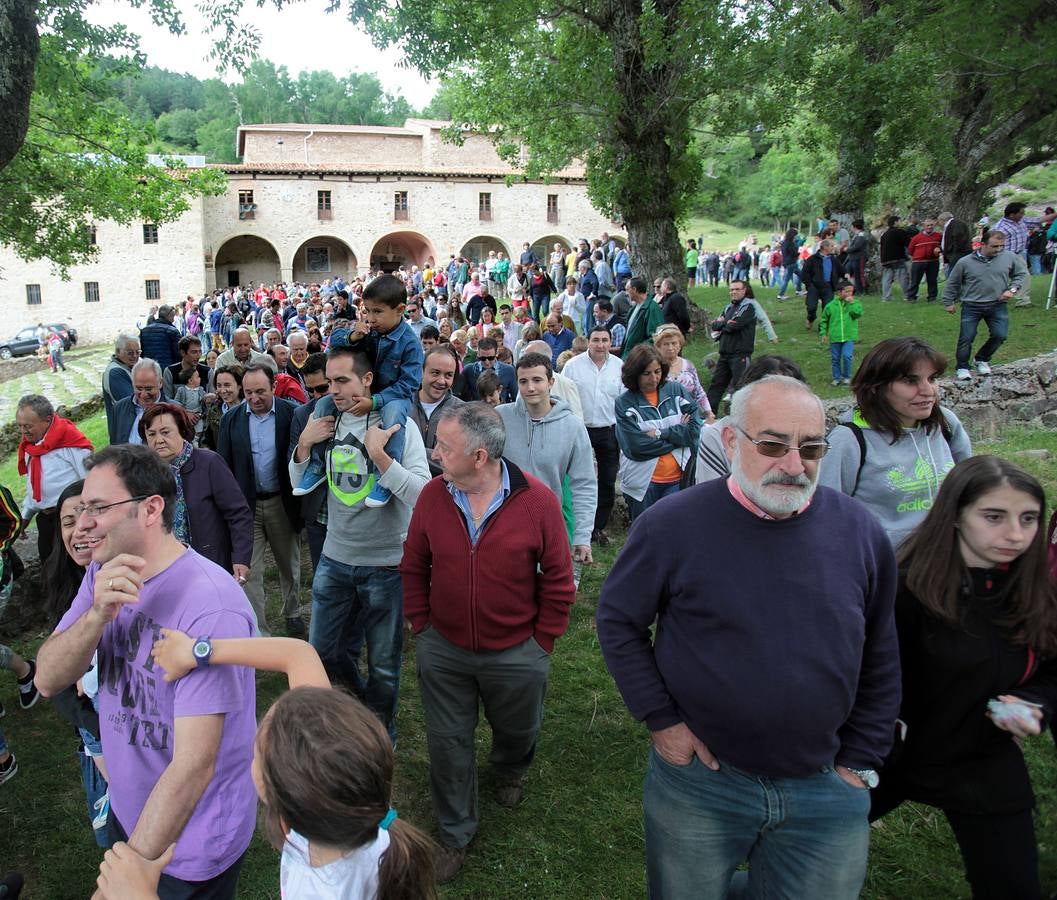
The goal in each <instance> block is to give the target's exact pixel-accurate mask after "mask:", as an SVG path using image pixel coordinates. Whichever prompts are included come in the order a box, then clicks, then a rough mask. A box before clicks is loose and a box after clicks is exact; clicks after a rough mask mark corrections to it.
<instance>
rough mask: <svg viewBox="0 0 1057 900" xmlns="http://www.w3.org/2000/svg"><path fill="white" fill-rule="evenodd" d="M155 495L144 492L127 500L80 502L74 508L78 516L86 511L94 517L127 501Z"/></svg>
mask: <svg viewBox="0 0 1057 900" xmlns="http://www.w3.org/2000/svg"><path fill="white" fill-rule="evenodd" d="M151 496H153V495H152V494H142V495H140V496H139V497H129V498H127V499H125V500H115V501H114V502H113V503H89V504H87V505H86V504H84V503H79V504H77V506H75V507H74V508H73V511H74V513H75V514H76V515H77V517H78V518H80V517H81V516H83V515H85V514H86V513H87V514H88V515H89V516H91V517H92V518H93V519H95V518H97V517H98V516H101V515H102V514H103V513H105V512H106V511H107V510H108V509H112V508H113V507H115V506H121V505H123V504H125V503H139V502H140V501H141V500H146V499H147V498H148V497H151Z"/></svg>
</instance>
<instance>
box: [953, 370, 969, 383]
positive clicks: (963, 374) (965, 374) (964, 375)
mask: <svg viewBox="0 0 1057 900" xmlns="http://www.w3.org/2000/svg"><path fill="white" fill-rule="evenodd" d="M954 377H955V378H957V379H958V380H959V381H971V380H972V377H973V373H972V372H970V371H969V370H968V369H959V370H958V371H957V372H955V373H954Z"/></svg>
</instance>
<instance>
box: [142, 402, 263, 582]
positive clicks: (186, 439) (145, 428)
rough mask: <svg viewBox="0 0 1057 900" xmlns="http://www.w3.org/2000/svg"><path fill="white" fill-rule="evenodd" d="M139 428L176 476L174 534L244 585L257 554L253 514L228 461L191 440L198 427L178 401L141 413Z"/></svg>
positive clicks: (146, 441)
mask: <svg viewBox="0 0 1057 900" xmlns="http://www.w3.org/2000/svg"><path fill="white" fill-rule="evenodd" d="M139 430H140V436H141V437H142V438H143V443H144V444H146V445H147V446H148V447H150V449H151V450H153V451H154V452H155V453H157V454H158V456H160V457H161V458H162V459H163V460H165V462H167V463H168V464H169V465H170V466H171V467H172V471H173V476H174V477H175V478H176V510H175V514H174V516H173V529H172V530H173V534H174V535H176V537H177V538H178V539H179V540H180V541H182V542H183V543H185V544H188V545H189V546H190V547H192V548H194V550H196V551H197V552H198V553H200V554H201V555H202V556H204V557H205V558H206V559H209V560H212V561H213V562H215V563H216V564H217V565H218V566H220V567H221V568H223V569H227V570H228V571H229V572H231V573H232V574H233V575H235V576H236V577H237V578H238V580H239V583H240V584H244V583H245V581H246V578H247V577H248V576H249V572H250V558H251V557H252V555H253V514H252V513H251V512H250V508H249V506H248V505H247V503H246V498H245V496H244V495H243V493H242V489H241V488H240V487H239V483H238V482H237V481H236V480H235V476H234V475H232V474H231V470H230V469H229V468H228V466H227V463H225V462H224V460H223V459H222V458H221V457H220V456H218V455H217V454H216V453H214V452H213V451H212V450H204V449H201V448H196V447H195V446H194V445H193V444H192V443H191V442H192V441H193V440H194V433H195V430H194V426H193V425H192V424H191V420H190V418H189V417H188V415H187V412H186V411H185V410H184V409H183V407H181V406H177V405H176V404H175V403H156V404H155V405H154V406H152V407H151V408H150V409H148V410H147V411H146V412H145V413H144V414H143V418H142V419H140V422H139Z"/></svg>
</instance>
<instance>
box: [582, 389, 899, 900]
mask: <svg viewBox="0 0 1057 900" xmlns="http://www.w3.org/2000/svg"><path fill="white" fill-rule="evenodd" d="M825 429H826V422H825V416H824V414H823V410H822V404H821V402H820V401H819V399H818V397H816V396H815V395H814V394H812V393H811V391H810V389H808V388H807V387H806V386H805V385H804V384H803V383H801V382H799V381H797V380H795V379H793V378H789V377H786V376H783V375H771V376H767V377H765V378H763V379H761V380H759V381H755V382H753V383H752V384H749V385H746V386H745V387H744V388H742V389H741V390H739V391H738V392H737V393H736V394H735V395H734V399H733V401H732V403H731V414H730V417H729V419H728V422H727V424H726V425H725V426H724V428H723V444H724V447H725V450H726V453H727V456H728V458H729V459H730V464H731V475H730V477H729V478H727V479H726V480H722V479H716V480H714V481H710V482H708V483H706V484H702V485H698V486H697V487H694V488H690V489H688V490H684V491H681V492H679V493H678V494H674V495H672V496H671V497H668V498H665V499H663V500H661V501H659V502H658V503H656V504H655V505H654V506H652V507H651V508H650V509H648V510H647V511H646V512H644V513H643V514H642V515H641V516H639V517H638V518H637V519H636V521H635V523H634V525H633V526H632V529H631V532H630V534H629V535H628V539H627V543H626V544H625V546H624V549H623V551H622V552H621V554H620V556H619V558H618V559H617V561H616V563H615V565H614V567H613V569H612V571H611V572H610V574H609V577H608V578H607V579H606V582H605V585H604V586H603V588H602V594H601V596H600V598H599V603H598V614H597V624H598V639H599V642H600V644H601V646H602V652H603V655H604V656H605V660H606V664H607V665H608V667H609V671H610V673H611V674H612V676H613V678H614V680H615V681H616V683H617V687H618V688H619V689H620V692H621V694H622V695H623V697H624V701H625V702H626V703H627V705H628V708H629V709H630V711H631V713H632V715H633V716H634V717H635V718H636V719H639V720H641V721H643V722H645V724H646V726H647V728H648V729H649V731H650V738H651V740H652V748H651V751H650V758H649V764H648V767H647V771H646V783H645V789H644V792H643V807H644V812H645V831H646V871H647V882H648V886H649V894H650V896H651V897H654V898H672V897H684V896H690V895H691V894H692V895H693V896H695V897H701V898H706V900H710V898H714V900H720V898H725V897H727V896H728V892H730V891H731V888H732V885H731V881H732V878H734V879H735V880H736V881H739V882H742V883H741V884H738V885H737V886H736V888H735V891H734V892H735V893H737V891H738V890H745V891H746V894H745V895H746V896H762V895H763V893H768V894H770V893H773V894H774V895H775V896H783V897H786V896H787V897H828V898H834V900H840V898H848V900H851V898H855V897H858V896H859V892H860V890H861V888H862V885H863V881H864V879H865V876H866V858H867V850H868V847H869V826H868V824H867V813H868V812H869V808H870V792H869V790H868V788H870V787H873V786H875V785H876V784H877V783H878V777H877V772H876V770H877V768H879V767H880V765H881V762H882V760H883V759H884V758H885V755H886V754H887V753H888V750H889V748H890V747H891V743H892V738H893V731H894V729H893V723H894V721H895V718H896V716H897V715H898V712H899V701H900V675H899V658H898V657H899V655H898V648H897V645H896V633H895V622H894V619H893V612H892V611H893V601H894V597H895V590H896V566H895V559H894V557H893V553H892V549H891V545H890V544H889V542H888V539H887V537H886V536H885V533H884V531H883V530H882V529H881V528H880V526H879V525H878V523H876V522H874V521H872V520H871V519H870V517H869V516H866V515H864V514H863V510H862V508H861V507H859V506H857V505H856V504H855V503H849V502H848V498H847V497H845V496H843V495H841V494H839V493H837V492H836V491H833V490H831V489H829V488H825V487H817V481H818V467H819V461H820V460H821V458H822V457H823V456H824V455H825V453H826V450H827V449H828V446H827V444H826V441H825V437H824V436H825ZM655 623H656V626H655V636H651V629H652V628H653V627H654V624H655ZM743 862H748V864H749V866H748V872H741V873H738V875H737V876H735V874H734V873H735V869H736V868H737V867H738V866H739V865H740V864H741V863H743ZM739 896H741V894H739Z"/></svg>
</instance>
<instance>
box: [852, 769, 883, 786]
mask: <svg viewBox="0 0 1057 900" xmlns="http://www.w3.org/2000/svg"><path fill="white" fill-rule="evenodd" d="M848 771H849V772H851V773H852V774H853V775H858V776H859V780H860V781H861V782H862V783H863V784H865V785H866V786H867V787H868V788H870V789H871V790H872V789H873V788H875V787H877V785H879V784H880V783H881V776H880V775H878V774H877V771H876V770H875V769H848Z"/></svg>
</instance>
